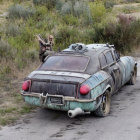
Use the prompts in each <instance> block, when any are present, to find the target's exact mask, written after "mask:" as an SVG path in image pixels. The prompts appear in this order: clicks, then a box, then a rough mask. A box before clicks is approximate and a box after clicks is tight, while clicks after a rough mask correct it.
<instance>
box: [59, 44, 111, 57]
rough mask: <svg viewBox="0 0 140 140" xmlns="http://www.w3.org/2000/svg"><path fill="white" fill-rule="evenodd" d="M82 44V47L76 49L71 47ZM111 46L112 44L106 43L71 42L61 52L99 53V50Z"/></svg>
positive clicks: (101, 50) (102, 50)
mask: <svg viewBox="0 0 140 140" xmlns="http://www.w3.org/2000/svg"><path fill="white" fill-rule="evenodd" d="M74 45H75V46H76V45H77V47H78V46H80V45H81V46H82V47H83V49H81V50H78V49H75V48H74V49H73V48H72V46H74ZM112 47H113V45H108V44H88V45H85V44H82V43H76V44H71V45H70V46H69V47H68V48H67V49H64V50H63V51H62V52H61V53H62V54H65V53H66V54H81V55H82V54H83V55H87V56H91V55H99V54H100V53H101V52H104V51H105V50H110V49H111V48H112Z"/></svg>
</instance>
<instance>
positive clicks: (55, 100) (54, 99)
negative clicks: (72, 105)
mask: <svg viewBox="0 0 140 140" xmlns="http://www.w3.org/2000/svg"><path fill="white" fill-rule="evenodd" d="M47 98H48V103H50V104H55V105H63V104H64V99H63V96H48V97H47Z"/></svg>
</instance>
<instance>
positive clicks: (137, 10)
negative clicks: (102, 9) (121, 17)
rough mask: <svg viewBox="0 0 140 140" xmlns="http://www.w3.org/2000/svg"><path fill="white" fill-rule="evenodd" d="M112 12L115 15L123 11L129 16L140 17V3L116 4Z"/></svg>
mask: <svg viewBox="0 0 140 140" xmlns="http://www.w3.org/2000/svg"><path fill="white" fill-rule="evenodd" d="M112 13H113V14H115V15H118V14H122V13H123V14H126V15H128V16H134V17H136V18H140V3H127V4H118V5H115V6H114V7H113V10H112Z"/></svg>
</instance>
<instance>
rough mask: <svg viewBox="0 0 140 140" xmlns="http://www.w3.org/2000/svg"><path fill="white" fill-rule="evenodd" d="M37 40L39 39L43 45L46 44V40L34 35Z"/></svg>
mask: <svg viewBox="0 0 140 140" xmlns="http://www.w3.org/2000/svg"><path fill="white" fill-rule="evenodd" d="M36 37H37V39H38V41H40V42H41V43H42V44H43V45H46V42H45V41H44V40H43V39H42V38H41V37H40V35H36Z"/></svg>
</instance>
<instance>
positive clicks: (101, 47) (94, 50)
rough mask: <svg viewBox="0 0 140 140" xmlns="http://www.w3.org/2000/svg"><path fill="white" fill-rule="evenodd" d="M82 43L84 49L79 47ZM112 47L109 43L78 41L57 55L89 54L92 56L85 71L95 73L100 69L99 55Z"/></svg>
mask: <svg viewBox="0 0 140 140" xmlns="http://www.w3.org/2000/svg"><path fill="white" fill-rule="evenodd" d="M80 45H81V46H82V49H81V47H79V46H80ZM73 46H74V47H73ZM76 47H79V48H80V49H79V50H78V49H77V48H76ZM111 48H112V46H111V45H108V44H88V45H85V44H82V43H76V44H71V45H70V46H69V47H68V48H67V49H64V50H63V51H61V52H59V53H56V54H55V55H70V56H73V55H80V56H88V57H89V58H90V61H89V63H88V66H87V68H86V71H85V72H84V73H88V74H93V73H96V72H97V71H99V70H100V62H99V55H100V54H101V53H102V52H104V51H106V50H111Z"/></svg>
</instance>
